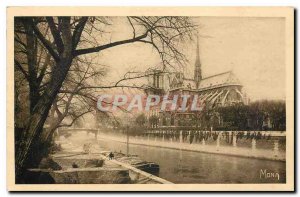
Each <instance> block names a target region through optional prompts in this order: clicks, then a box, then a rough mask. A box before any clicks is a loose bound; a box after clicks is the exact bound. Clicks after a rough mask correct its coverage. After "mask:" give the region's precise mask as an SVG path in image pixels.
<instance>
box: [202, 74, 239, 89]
mask: <svg viewBox="0 0 300 197" xmlns="http://www.w3.org/2000/svg"><path fill="white" fill-rule="evenodd" d="M227 85H240V86H241V83H240V81H239V80H238V78H237V77H236V76H235V75H234V74H233V73H232V72H231V71H228V72H224V73H219V74H216V75H212V76H209V77H206V78H203V79H202V80H201V81H200V83H199V87H198V89H199V90H203V89H210V88H215V87H221V86H227Z"/></svg>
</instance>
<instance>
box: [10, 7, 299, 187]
mask: <svg viewBox="0 0 300 197" xmlns="http://www.w3.org/2000/svg"><path fill="white" fill-rule="evenodd" d="M7 17H8V23H7V31H8V37H7V47H8V54H7V77H8V78H7V89H8V90H7V91H8V92H7V94H8V96H7V98H8V99H7V106H8V107H7V116H8V119H7V150H8V151H7V168H8V170H9V172H7V176H8V177H7V180H8V189H9V190H11V191H26V190H30V191H66V190H68V191H78V190H80V191H91V190H92V191H293V190H294V132H295V131H294V48H293V47H294V21H293V20H294V9H293V8H290V7H264V8H262V7H251V8H250V7H235V8H233V7H228V8H225V7H223V8H222V7H211V8H208V7H170V8H168V7H164V8H159V7H154V8H151V7H143V8H138V7H127V8H124V7H94V8H91V7H85V8H84V7H77V8H75V7H74V8H71V7H57V8H54V7H10V8H8V9H7Z"/></svg>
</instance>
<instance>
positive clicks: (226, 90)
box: [146, 41, 248, 126]
mask: <svg viewBox="0 0 300 197" xmlns="http://www.w3.org/2000/svg"><path fill="white" fill-rule="evenodd" d="M149 73H150V74H149V77H148V88H147V90H146V93H147V94H161V95H163V94H179V95H183V94H189V95H198V98H199V99H200V100H201V101H202V102H203V103H205V107H206V108H207V109H208V108H209V109H213V108H215V107H218V106H228V105H233V104H237V103H243V104H247V103H248V99H247V97H246V96H245V94H243V93H242V88H243V86H242V84H241V83H240V81H239V80H238V78H237V77H236V76H235V75H234V73H233V72H232V71H228V72H223V73H218V74H215V75H212V76H208V77H203V76H202V70H201V61H200V54H199V43H198V41H197V50H196V61H195V68H194V77H193V78H188V77H186V76H184V73H183V72H168V71H165V70H162V69H153V70H151V71H149ZM151 115H157V116H159V117H160V125H166V126H171V125H177V124H176V122H178V119H179V120H180V119H186V118H189V117H190V118H193V117H194V114H193V113H183V112H175V113H171V112H170V113H168V112H162V111H160V109H156V110H152V111H151V112H150V113H149V115H148V116H151ZM219 121H220V120H219Z"/></svg>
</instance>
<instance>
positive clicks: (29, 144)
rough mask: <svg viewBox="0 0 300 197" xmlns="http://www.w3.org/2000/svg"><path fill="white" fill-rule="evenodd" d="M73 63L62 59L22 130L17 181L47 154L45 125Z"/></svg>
mask: <svg viewBox="0 0 300 197" xmlns="http://www.w3.org/2000/svg"><path fill="white" fill-rule="evenodd" d="M70 65H71V58H70V59H62V60H61V61H60V62H59V63H58V64H57V67H56V70H55V71H54V72H55V74H54V75H53V76H54V77H53V78H52V79H51V83H49V86H48V87H47V90H46V91H45V93H44V94H43V95H42V96H41V97H40V99H39V101H38V103H37V104H36V106H35V107H34V109H33V111H32V113H31V116H30V119H29V121H28V123H29V124H28V125H27V127H25V129H24V131H23V132H22V137H21V139H22V141H21V142H20V144H19V146H18V147H16V150H15V154H16V155H15V158H16V161H15V163H16V166H15V168H16V182H22V175H23V173H24V170H26V169H27V168H32V167H37V166H38V164H39V162H40V160H41V159H42V158H43V156H45V154H47V153H45V151H44V150H45V149H47V148H45V147H43V146H47V144H48V143H49V142H46V141H43V140H42V134H43V135H45V133H43V126H44V123H45V121H46V119H47V117H48V113H49V111H50V109H51V106H52V103H53V101H54V100H55V98H56V96H57V94H58V92H59V90H60V88H61V86H62V83H63V81H64V79H65V77H66V75H67V73H68V70H69V68H70ZM41 147H43V148H41Z"/></svg>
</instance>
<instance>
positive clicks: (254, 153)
mask: <svg viewBox="0 0 300 197" xmlns="http://www.w3.org/2000/svg"><path fill="white" fill-rule="evenodd" d="M98 140H112V141H116V142H121V143H127V138H126V136H110V135H107V134H103V133H102V134H101V135H99V136H98ZM129 144H134V145H142V146H150V147H161V148H169V149H176V150H184V151H193V152H201V153H211V154H220V155H228V156H235V157H244V158H255V159H263V160H271V161H281V162H285V160H286V154H285V152H283V151H280V152H274V151H273V150H272V149H252V148H244V147H233V146H220V145H219V146H213V145H205V144H189V143H179V142H172V141H155V140H150V139H139V138H135V137H130V138H129Z"/></svg>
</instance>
